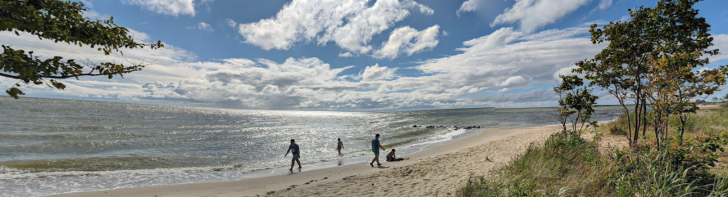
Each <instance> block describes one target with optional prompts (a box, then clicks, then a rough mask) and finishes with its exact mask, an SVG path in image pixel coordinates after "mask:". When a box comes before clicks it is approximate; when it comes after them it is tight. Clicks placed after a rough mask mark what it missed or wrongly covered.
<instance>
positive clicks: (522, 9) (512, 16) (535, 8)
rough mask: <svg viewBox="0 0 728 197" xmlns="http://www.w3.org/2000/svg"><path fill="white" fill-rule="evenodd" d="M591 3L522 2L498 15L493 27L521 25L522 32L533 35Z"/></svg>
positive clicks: (582, 0)
mask: <svg viewBox="0 0 728 197" xmlns="http://www.w3.org/2000/svg"><path fill="white" fill-rule="evenodd" d="M587 2H589V0H520V1H516V4H514V5H513V7H511V8H506V10H505V11H504V12H503V14H500V15H498V16H497V17H496V18H495V20H494V21H493V23H491V24H490V26H491V27H494V26H495V25H499V24H506V23H516V22H518V23H520V27H521V31H523V32H524V33H527V34H528V33H531V32H533V31H535V30H536V29H538V28H540V27H543V26H545V25H547V24H551V23H553V22H555V21H556V20H557V19H560V18H561V17H564V16H565V15H566V14H569V13H571V12H573V11H574V10H576V9H577V8H579V7H581V6H582V5H584V4H586V3H587Z"/></svg>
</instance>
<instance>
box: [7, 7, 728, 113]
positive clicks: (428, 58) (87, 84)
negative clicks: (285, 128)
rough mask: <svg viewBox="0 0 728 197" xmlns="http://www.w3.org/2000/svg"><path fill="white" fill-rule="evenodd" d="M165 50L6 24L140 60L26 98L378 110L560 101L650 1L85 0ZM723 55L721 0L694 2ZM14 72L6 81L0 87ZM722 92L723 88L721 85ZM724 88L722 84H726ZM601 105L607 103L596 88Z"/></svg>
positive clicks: (48, 52)
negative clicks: (118, 48) (604, 30)
mask: <svg viewBox="0 0 728 197" xmlns="http://www.w3.org/2000/svg"><path fill="white" fill-rule="evenodd" d="M83 2H84V3H85V4H86V7H87V8H88V11H87V12H86V13H85V15H86V16H88V17H90V18H99V19H107V18H109V17H110V16H113V17H114V21H115V22H116V24H118V25H120V26H124V27H127V28H129V29H130V31H131V32H132V33H133V34H134V37H135V38H137V39H139V40H144V41H149V42H153V41H157V40H161V41H162V42H164V43H165V44H166V46H167V47H165V48H163V49H160V50H149V49H143V50H127V51H125V52H124V56H121V55H119V54H115V55H111V56H104V55H103V54H99V53H98V52H96V51H95V50H93V49H89V48H80V47H76V46H70V45H66V44H55V43H52V42H48V41H45V40H43V41H41V40H38V39H37V38H36V37H33V36H29V35H21V36H16V35H14V34H12V33H9V32H2V33H0V43H2V44H9V45H12V46H14V47H15V48H23V49H30V50H34V51H36V54H40V55H41V56H49V57H50V56H54V55H62V56H64V57H67V58H78V59H88V60H89V61H91V62H98V61H117V62H118V61H122V62H123V61H142V62H145V63H147V64H149V66H147V67H146V68H145V70H144V71H141V72H135V73H132V74H128V75H127V76H126V77H124V78H114V79H112V80H108V79H105V78H102V77H90V78H82V80H65V81H64V82H66V84H67V85H68V88H67V89H66V90H64V91H59V90H53V89H50V88H47V87H42V86H36V87H26V88H25V89H24V90H25V91H26V93H27V95H26V96H30V97H47V98H65V99H84V100H104V101H117V102H139V103H156V104H173V105H195V106H210V107H225V108H243V109H291V110H340V111H382V110H409V109H431V108H462V107H542V106H554V105H555V104H556V102H555V100H556V97H555V95H554V94H553V92H552V91H551V87H553V86H554V84H555V83H557V82H558V81H557V79H556V77H555V76H557V75H558V74H565V73H568V71H569V70H570V69H571V68H572V66H573V64H574V62H576V61H579V60H583V59H586V58H589V57H593V56H594V54H596V53H597V52H599V51H600V50H601V49H602V48H603V47H604V45H594V44H591V42H590V41H589V33H588V30H589V28H588V26H589V25H591V24H593V23H598V24H605V23H608V22H609V21H617V20H629V18H628V17H627V16H628V14H627V9H629V8H634V7H638V6H642V5H644V6H646V7H652V6H654V5H655V4H656V2H657V1H655V0H520V1H513V0H505V1H503V0H467V1H455V0H453V1H442V0H399V1H397V0H310V1H290V0H285V1H284V0H267V1H231V0H85V1H83ZM696 8H698V9H700V16H702V17H705V18H706V19H707V21H708V22H709V23H710V24H711V25H712V31H711V33H712V34H713V36H714V37H715V40H714V44H715V47H716V48H719V49H721V50H722V51H723V52H724V54H721V55H719V56H714V57H712V58H711V61H712V63H711V64H710V65H708V67H709V68H712V67H716V66H718V65H725V64H727V63H728V60H727V59H728V55H727V54H728V35H727V33H728V27H725V25H721V24H726V23H728V3H726V2H724V1H720V0H709V1H705V2H700V3H698V5H697V6H696ZM14 83H15V81H12V80H8V79H0V87H9V86H10V85H12V84H14ZM723 89H728V87H726V88H723ZM726 92H727V91H723V92H719V93H718V95H724V94H726ZM601 94H602V95H601V96H602V99H600V100H599V104H614V100H613V99H609V98H610V97H609V95H605V94H603V93H601Z"/></svg>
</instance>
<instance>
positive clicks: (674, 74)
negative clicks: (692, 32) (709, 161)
mask: <svg viewBox="0 0 728 197" xmlns="http://www.w3.org/2000/svg"><path fill="white" fill-rule="evenodd" d="M658 52H659V51H658ZM701 56H702V53H701V52H700V51H696V52H693V53H677V54H662V58H660V59H654V58H650V62H651V64H652V66H651V68H650V71H649V72H648V74H647V77H648V78H650V79H651V80H650V81H649V82H648V84H647V86H646V89H645V92H646V93H647V96H648V98H649V99H650V101H651V103H652V107H653V109H654V114H655V119H654V121H655V124H654V125H655V127H654V129H655V136H659V134H662V136H661V138H662V139H663V140H664V139H667V137H668V136H667V134H668V124H667V122H668V118H669V117H670V115H677V116H678V120H679V121H680V123H681V124H680V126H679V128H678V129H679V130H680V136H679V142H680V143H681V144H682V139H683V136H684V134H685V125H686V122H687V120H688V118H689V117H690V116H689V115H690V114H694V113H696V112H697V110H698V106H697V104H699V103H701V102H703V101H702V100H697V99H695V98H696V97H698V96H700V95H704V94H707V95H710V94H713V93H714V92H715V91H717V90H718V88H719V87H720V86H721V85H723V84H725V83H726V79H725V73H724V72H722V69H720V68H717V69H703V70H701V71H693V70H694V69H695V68H697V67H698V66H700V65H696V64H691V63H689V62H694V60H695V59H699V58H700V57H701ZM659 141H660V138H659V137H658V138H657V142H658V144H659Z"/></svg>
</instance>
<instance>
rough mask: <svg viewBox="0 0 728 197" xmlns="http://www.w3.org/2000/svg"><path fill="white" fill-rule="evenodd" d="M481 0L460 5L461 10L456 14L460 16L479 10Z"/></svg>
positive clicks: (473, 0) (471, 0)
mask: <svg viewBox="0 0 728 197" xmlns="http://www.w3.org/2000/svg"><path fill="white" fill-rule="evenodd" d="M479 3H480V0H467V1H465V2H463V4H462V5H460V9H458V11H457V12H456V13H457V15H458V16H460V13H463V12H473V11H475V10H476V9H477V8H478V4H479Z"/></svg>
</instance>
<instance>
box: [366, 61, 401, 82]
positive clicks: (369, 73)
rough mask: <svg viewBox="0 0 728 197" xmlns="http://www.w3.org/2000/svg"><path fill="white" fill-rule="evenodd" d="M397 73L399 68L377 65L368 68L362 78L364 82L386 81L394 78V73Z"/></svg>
mask: <svg viewBox="0 0 728 197" xmlns="http://www.w3.org/2000/svg"><path fill="white" fill-rule="evenodd" d="M396 71H397V68H387V67H386V66H382V67H380V66H379V64H375V65H374V66H367V67H366V69H364V73H362V75H361V76H362V79H363V81H376V80H386V79H392V78H394V77H395V75H394V72H396Z"/></svg>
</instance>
